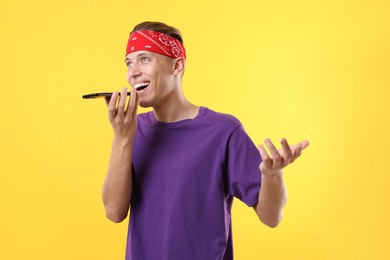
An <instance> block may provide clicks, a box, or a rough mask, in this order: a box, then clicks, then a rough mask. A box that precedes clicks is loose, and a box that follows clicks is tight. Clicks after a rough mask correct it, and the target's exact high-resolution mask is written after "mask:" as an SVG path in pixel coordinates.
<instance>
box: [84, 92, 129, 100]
mask: <svg viewBox="0 0 390 260" xmlns="http://www.w3.org/2000/svg"><path fill="white" fill-rule="evenodd" d="M120 94H121V93H119V95H120ZM111 95H112V92H100V93H92V94H86V95H83V98H85V99H91V98H99V97H111ZM127 95H128V96H130V92H127Z"/></svg>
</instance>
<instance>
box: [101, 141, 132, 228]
mask: <svg viewBox="0 0 390 260" xmlns="http://www.w3.org/2000/svg"><path fill="white" fill-rule="evenodd" d="M131 193H132V142H130V141H123V140H119V139H117V138H115V137H114V139H113V142H112V150H111V157H110V162H109V166H108V170H107V175H106V179H105V181H104V185H103V190H102V197H103V203H104V207H105V210H106V215H107V217H108V218H109V219H110V220H112V221H113V222H121V221H122V220H124V219H125V218H126V216H127V214H128V211H129V207H130V202H131Z"/></svg>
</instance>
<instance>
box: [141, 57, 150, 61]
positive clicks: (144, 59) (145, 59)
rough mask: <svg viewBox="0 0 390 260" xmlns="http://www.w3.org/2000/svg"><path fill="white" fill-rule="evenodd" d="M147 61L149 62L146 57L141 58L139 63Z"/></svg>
mask: <svg viewBox="0 0 390 260" xmlns="http://www.w3.org/2000/svg"><path fill="white" fill-rule="evenodd" d="M148 60H149V58H148V57H141V62H146V61H148Z"/></svg>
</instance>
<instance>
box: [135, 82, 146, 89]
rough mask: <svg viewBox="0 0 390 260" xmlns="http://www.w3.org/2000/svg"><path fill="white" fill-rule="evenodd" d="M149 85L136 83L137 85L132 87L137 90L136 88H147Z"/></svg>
mask: <svg viewBox="0 0 390 260" xmlns="http://www.w3.org/2000/svg"><path fill="white" fill-rule="evenodd" d="M149 83H150V82H142V83H138V84H135V85H134V88H135V89H137V88H140V87H146V86H149Z"/></svg>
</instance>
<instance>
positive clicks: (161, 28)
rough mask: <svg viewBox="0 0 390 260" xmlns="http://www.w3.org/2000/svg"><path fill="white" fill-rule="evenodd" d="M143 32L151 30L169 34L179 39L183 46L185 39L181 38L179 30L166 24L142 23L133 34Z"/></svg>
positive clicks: (135, 28)
mask: <svg viewBox="0 0 390 260" xmlns="http://www.w3.org/2000/svg"><path fill="white" fill-rule="evenodd" d="M142 30H150V31H155V32H160V33H164V34H167V35H169V36H171V37H173V38H175V39H177V40H178V41H180V42H181V43H182V44H183V37H182V36H181V33H180V31H179V29H176V28H175V27H172V26H169V25H167V24H165V23H161V22H142V23H140V24H138V25H136V26H135V27H134V29H133V31H132V32H135V31H142Z"/></svg>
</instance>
